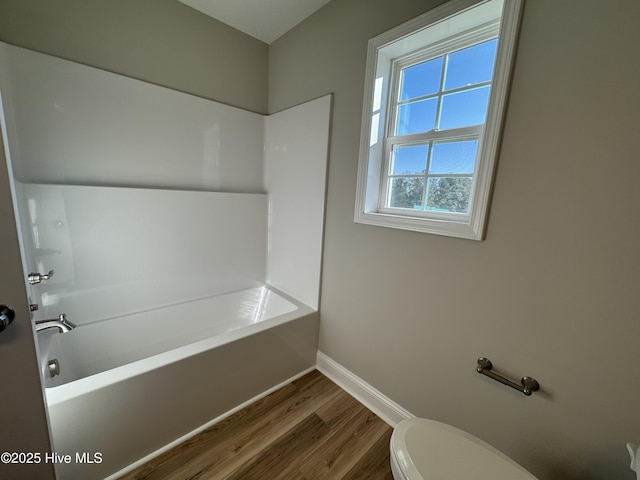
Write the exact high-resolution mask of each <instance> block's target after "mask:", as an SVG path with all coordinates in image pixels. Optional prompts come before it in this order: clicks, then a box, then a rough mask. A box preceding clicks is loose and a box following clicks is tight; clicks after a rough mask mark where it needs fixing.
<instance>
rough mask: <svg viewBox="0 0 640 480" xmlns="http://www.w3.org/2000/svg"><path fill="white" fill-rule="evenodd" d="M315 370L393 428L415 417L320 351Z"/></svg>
mask: <svg viewBox="0 0 640 480" xmlns="http://www.w3.org/2000/svg"><path fill="white" fill-rule="evenodd" d="M316 368H317V369H318V371H320V373H322V374H323V375H325V376H326V377H327V378H329V379H330V380H332V381H333V382H334V383H336V384H337V385H338V386H340V387H341V388H342V389H343V390H344V391H345V392H347V393H348V394H350V395H351V396H352V397H354V398H355V399H356V400H358V401H359V402H360V403H362V404H363V405H364V406H365V407H367V408H368V409H369V410H371V411H372V412H373V413H375V414H376V415H378V416H379V417H380V418H381V419H382V420H384V421H385V422H386V423H388V424H389V425H391V426H392V427H394V428H395V426H396V425H397V424H398V423H399V422H400V421H401V420H404V419H406V418H413V417H415V415H413V414H411V413H410V412H408V411H407V410H405V409H404V408H402V407H401V406H400V405H398V404H397V403H395V402H394V401H393V400H391V399H390V398H389V397H387V396H385V395H383V394H382V393H380V392H379V391H378V390H376V389H375V388H373V387H372V386H371V385H369V384H368V383H367V382H365V381H364V380H362V379H361V378H360V377H358V376H357V375H354V374H353V373H352V372H350V371H349V370H347V369H346V368H344V367H343V366H342V365H340V364H339V363H337V362H336V361H335V360H333V359H331V358H330V357H328V356H326V355H325V354H324V353H322V352H320V351H318V355H317V357H316Z"/></svg>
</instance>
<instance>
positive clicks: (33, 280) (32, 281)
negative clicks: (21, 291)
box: [27, 270, 54, 285]
mask: <svg viewBox="0 0 640 480" xmlns="http://www.w3.org/2000/svg"><path fill="white" fill-rule="evenodd" d="M53 273H54V272H53V270H49V273H38V272H31V273H30V274H29V276H28V277H27V280H28V281H29V285H37V284H38V283H42V282H45V281H47V280H49V279H50V278H51V277H53Z"/></svg>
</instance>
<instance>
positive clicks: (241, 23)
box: [178, 0, 330, 43]
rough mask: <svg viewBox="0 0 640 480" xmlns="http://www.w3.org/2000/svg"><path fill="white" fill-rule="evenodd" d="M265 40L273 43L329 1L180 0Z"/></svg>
mask: <svg viewBox="0 0 640 480" xmlns="http://www.w3.org/2000/svg"><path fill="white" fill-rule="evenodd" d="M178 1H180V2H182V3H184V4H185V5H188V6H190V7H192V8H195V9H196V10H198V11H200V12H202V13H204V14H205V15H209V16H210V17H213V18H215V19H216V20H219V21H221V22H222V23H226V24H227V25H230V26H232V27H233V28H236V29H238V30H240V31H242V32H244V33H247V34H249V35H251V36H252V37H255V38H257V39H258V40H261V41H263V42H265V43H272V42H273V41H274V40H276V39H277V38H278V37H280V36H281V35H283V34H285V33H286V32H288V31H289V30H291V29H292V28H293V27H295V26H296V25H297V24H298V23H300V22H301V21H302V20H304V19H305V18H307V17H308V16H309V15H311V14H312V13H314V12H315V11H316V10H318V9H319V8H320V7H322V6H323V5H325V4H327V3H329V1H330V0H178Z"/></svg>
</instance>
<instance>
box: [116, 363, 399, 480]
mask: <svg viewBox="0 0 640 480" xmlns="http://www.w3.org/2000/svg"><path fill="white" fill-rule="evenodd" d="M391 432H392V429H391V427H390V426H389V425H387V424H386V423H384V422H383V421H382V420H381V419H380V418H378V417H377V416H376V415H374V414H373V413H372V412H371V411H369V410H368V409H367V408H365V407H364V406H363V405H362V404H360V403H359V402H357V401H356V400H355V399H354V398H353V397H351V396H350V395H349V394H347V393H346V392H345V391H344V390H342V389H340V388H339V387H338V386H337V385H336V384H334V383H333V382H331V381H330V380H329V379H328V378H326V377H325V376H324V375H322V374H321V373H320V372H318V371H317V370H315V371H313V372H311V373H309V374H307V375H305V376H304V377H302V378H300V379H298V380H295V381H294V382H292V383H290V384H288V385H286V386H285V387H283V388H281V389H280V390H278V391H276V392H274V393H272V394H271V395H268V396H267V397H265V398H263V399H261V400H259V401H257V402H255V403H254V404H252V405H250V406H248V407H247V408H245V409H243V410H241V411H239V412H237V413H236V414H234V415H232V416H230V417H228V418H226V419H225V420H223V421H222V422H220V423H218V424H216V425H214V426H212V427H211V428H209V429H207V430H205V431H204V432H202V433H200V434H198V435H197V436H195V437H193V438H191V439H190V440H187V441H186V442H184V443H182V444H180V445H178V446H177V447H175V448H173V449H172V450H170V451H168V452H166V453H164V454H162V455H160V456H159V457H157V458H155V459H153V460H152V461H150V462H149V463H147V464H145V465H142V466H141V467H139V468H138V469H136V470H134V471H132V472H130V473H128V474H126V475H125V476H124V477H121V479H120V480H134V479H138V480H139V479H148V480H156V479H157V480H160V479H162V480H196V479H197V480H223V479H224V480H323V479H326V480H364V479H370V480H393V477H392V475H391V468H390V466H389V439H390V437H391Z"/></svg>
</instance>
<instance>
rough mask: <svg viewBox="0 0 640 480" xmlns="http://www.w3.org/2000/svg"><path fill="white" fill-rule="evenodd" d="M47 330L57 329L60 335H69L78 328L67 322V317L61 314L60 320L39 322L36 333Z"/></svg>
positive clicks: (37, 322)
mask: <svg viewBox="0 0 640 480" xmlns="http://www.w3.org/2000/svg"><path fill="white" fill-rule="evenodd" d="M47 328H57V329H58V331H59V332H60V333H67V332H70V331H71V330H73V329H74V328H76V326H75V324H73V323H71V322H70V321H69V320H67V315H66V314H65V313H61V314H60V316H59V317H58V318H54V319H52V320H37V321H36V332H39V331H40V330H46V329H47Z"/></svg>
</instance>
